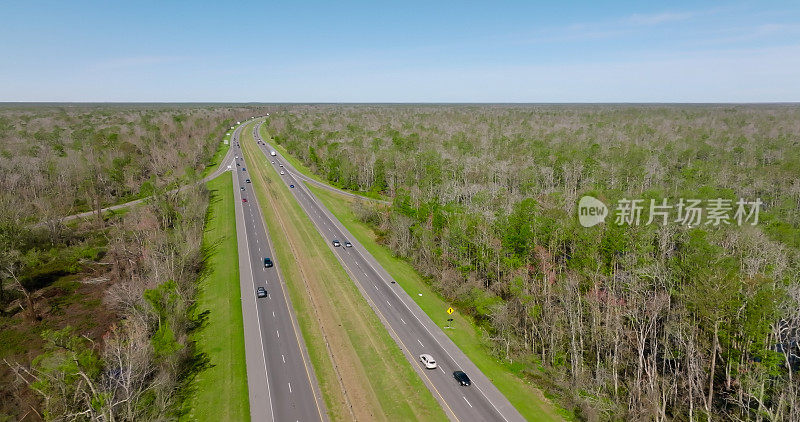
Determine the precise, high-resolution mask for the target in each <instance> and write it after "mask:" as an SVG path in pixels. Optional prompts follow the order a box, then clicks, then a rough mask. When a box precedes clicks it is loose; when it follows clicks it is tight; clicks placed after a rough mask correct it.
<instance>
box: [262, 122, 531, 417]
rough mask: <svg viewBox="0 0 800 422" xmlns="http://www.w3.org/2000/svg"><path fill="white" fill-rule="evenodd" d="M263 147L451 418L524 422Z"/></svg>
mask: <svg viewBox="0 0 800 422" xmlns="http://www.w3.org/2000/svg"><path fill="white" fill-rule="evenodd" d="M259 124H260V123H259ZM259 124H257V125H256V128H254V134H255V139H256V140H261V138H260V137H259V136H258V133H257V127H258V125H259ZM259 147H260V149H261V151H262V152H263V153H264V154H265V155H266V156H267V159H268V160H269V162H270V164H271V165H273V166H274V167H275V170H276V171H277V172H278V174H280V171H284V173H285V174H284V175H282V176H280V177H281V178H283V180H284V182H285V183H286V185H287V186H289V185H294V188H290V190H291V191H292V192H293V194H294V196H295V198H296V199H297V201H298V202H299V203H300V205H301V207H302V208H303V209H304V210H305V212H306V213H307V214H308V216H309V218H311V220H312V222H313V223H314V225H315V226H316V228H317V230H318V231H319V232H320V233H321V234H322V237H323V238H325V241H326V242H327V243H328V246H329V247H330V248H331V250H333V252H334V254H335V255H336V257H337V258H338V259H339V261H340V262H341V263H342V265H343V266H344V268H345V269H346V270H347V272H348V274H349V275H350V278H351V279H352V280H353V281H354V282H355V283H356V285H357V286H358V288H359V290H360V291H361V293H362V295H364V297H365V298H366V300H367V302H368V303H369V304H370V306H371V307H372V309H373V310H374V311H375V312H376V313H377V314H378V316H379V317H380V319H381V322H383V324H384V326H386V328H387V330H388V331H389V333H390V334H391V335H392V337H393V338H394V339H395V341H396V342H397V344H398V346H400V348H401V349H402V350H403V353H404V354H405V356H406V358H407V359H408V360H409V361H410V362H411V364H412V366H413V367H414V369H415V370H416V371H417V373H418V374H419V375H420V377H421V378H422V380H423V382H425V384H426V385H427V387H428V388H429V389H430V390H431V392H432V393H433V395H434V397H435V398H436V399H437V400H438V401H439V403H440V405H441V406H442V408H443V409H444V410H445V413H447V415H448V417H449V418H450V419H451V420H456V421H462V422H467V421H470V422H471V421H524V420H525V419H524V418H523V417H522V415H521V414H520V413H519V412H518V411H517V410H516V409H515V408H514V407H513V406H512V405H511V403H510V402H509V401H508V400H507V399H506V398H505V396H503V394H502V393H500V391H499V390H497V388H496V387H495V386H494V385H493V384H492V383H491V382H490V381H489V379H488V378H487V377H486V376H485V375H484V374H483V373H482V372H481V371H480V370H478V368H477V367H476V366H475V365H474V364H473V363H472V362H471V361H470V360H469V358H467V356H466V355H464V353H462V352H461V350H459V349H458V347H457V346H456V345H455V344H454V343H453V342H452V341H451V340H450V338H449V337H447V335H445V334H444V332H443V331H442V329H441V328H440V327H439V326H438V325H437V324H436V323H434V322H433V321H432V320H431V319H430V318H429V317H428V316H427V315H426V314H425V313H424V312H423V311H422V309H420V308H419V306H417V304H416V303H414V301H413V300H412V299H411V297H410V296H409V295H408V294H407V293H406V292H405V291H404V290H403V289H402V288H401V287H400V286H399V285H398V284H396V283H395V281H394V280H393V279H392V277H391V276H390V275H389V274H388V273H387V272H386V271H385V270H384V269H383V267H381V266H380V264H379V263H378V262H377V261H376V260H375V258H374V257H373V256H372V255H371V254H370V253H369V252H367V251H366V249H364V247H363V246H362V245H360V244H359V243H358V241H357V240H356V239H355V238H354V237H353V236H351V235H350V233H349V232H348V231H347V229H345V228H344V226H343V225H342V224H341V223H340V222H339V221H338V220H337V219H336V217H334V216H333V214H331V213H330V212H329V211H328V210H327V208H325V206H324V205H323V204H322V202H321V201H319V199H318V198H317V197H316V196H314V194H313V193H311V191H309V190H308V188H307V187H306V186H305V185H304V184H303V183H300V182H299V181H300V180H307V178H305V177H302V178H301V177H300V176H299V172H298V171H296V170H295V169H294V168H293V167H292V166H291V164H289V163H288V162H287V161H286V160H285V159H284V158H283V157H282V156H281V155H280V153H277V155H276V156H271V155H270V151H272V150H274V148H273V147H272V146H271V145H269V144H266V143H263V140H262V144H260V145H259ZM276 151H277V150H276ZM273 162H274V163H273ZM334 239H336V240H339V241H340V242H341V244H342V246H341V247H334V246H333V245H332V241H333V240H334ZM345 241H350V242H351V243H352V245H353V247H350V248H348V247H345V246H344V243H345ZM414 294H415V293H414ZM445 315H446V314H445V309H442V318H441V321H440V322H444V320H445V319H446V316H445ZM423 353H427V354H430V355H432V356H433V358H434V359H435V360H436V362H437V363H438V368H436V369H425V367H424V366H423V365H422V364H421V363H420V361H419V355H420V354H423ZM456 370H461V371H464V372H466V374H467V375H468V376H469V377H470V379H471V380H472V385H470V386H466V387H464V386H461V385H459V383H458V382H456V380H455V379H454V377H453V371H456ZM383 376H391V375H390V374H384V375H383Z"/></svg>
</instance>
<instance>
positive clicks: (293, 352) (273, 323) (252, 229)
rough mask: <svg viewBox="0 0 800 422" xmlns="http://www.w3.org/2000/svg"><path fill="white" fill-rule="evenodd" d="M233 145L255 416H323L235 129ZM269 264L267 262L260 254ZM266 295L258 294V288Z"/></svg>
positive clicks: (317, 418) (275, 418)
mask: <svg viewBox="0 0 800 422" xmlns="http://www.w3.org/2000/svg"><path fill="white" fill-rule="evenodd" d="M231 142H233V144H232V145H231V150H233V151H235V154H234V157H233V165H232V169H233V171H234V173H233V178H234V183H233V186H234V190H235V194H234V196H235V201H236V236H237V239H238V243H239V274H240V287H241V289H242V313H243V316H244V336H245V356H246V360H247V378H248V380H247V381H248V389H249V396H250V415H251V420H253V421H323V420H324V421H326V420H328V417H327V414H326V411H325V405H324V401H323V398H322V394H321V392H320V389H319V386H318V384H317V379H316V376H315V375H314V370H313V368H312V366H311V363H310V360H309V358H308V353H307V351H306V347H305V344H304V343H303V337H302V335H301V333H300V328H299V326H298V324H297V320H296V318H295V315H294V310H293V308H292V305H291V302H290V300H289V295H288V292H287V291H286V286H285V283H284V280H283V277H282V276H281V272H280V262H277V261H276V260H275V253H274V249H273V245H272V242H271V240H270V237H269V233H268V232H267V228H266V226H265V224H264V218H263V216H262V215H261V208H260V207H259V206H258V199H257V198H256V195H255V193H254V191H253V189H252V184H251V183H250V180H249V177H250V176H249V172H247V171H246V168H247V167H248V165H247V164H246V163H245V161H244V158H243V156H242V151H241V148H240V145H239V136H238V132H237V133H236V137H235V140H234V138H232V139H231ZM265 257H270V259H271V260H272V263H273V266H272V267H270V268H267V267H266V266H265V263H264V258H265ZM260 287H263V288H264V289H266V293H267V295H266V297H263V298H259V297H257V294H256V292H257V289H258V288H260Z"/></svg>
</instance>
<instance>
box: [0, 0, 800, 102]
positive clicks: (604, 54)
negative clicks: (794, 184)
mask: <svg viewBox="0 0 800 422" xmlns="http://www.w3.org/2000/svg"><path fill="white" fill-rule="evenodd" d="M115 3H119V4H115ZM0 16H3V17H4V19H3V25H0V101H138V102H150V101H224V102H228V101H231V102H243V101H258V102H784V101H800V2H797V1H786V2H764V1H740V2H736V1H734V2H720V1H706V2H703V1H691V2H690V1H682V0H676V1H670V2H648V3H645V2H641V1H617V2H608V1H606V2H603V1H574V2H541V3H539V2H533V1H522V2H487V1H481V2H467V1H455V2H430V1H420V2H416V1H405V2H391V3H390V2H376V1H372V2H367V1H365V2H346V1H335V2H282V3H277V2H276V3H270V2H238V3H226V4H223V2H203V1H194V2H188V1H183V2H178V1H160V2H83V1H58V2H39V1H16V2H10V1H4V2H2V3H0Z"/></svg>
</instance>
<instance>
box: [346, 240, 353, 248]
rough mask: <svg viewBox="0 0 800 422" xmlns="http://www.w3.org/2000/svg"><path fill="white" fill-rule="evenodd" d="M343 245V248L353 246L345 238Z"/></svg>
mask: <svg viewBox="0 0 800 422" xmlns="http://www.w3.org/2000/svg"><path fill="white" fill-rule="evenodd" d="M344 247H345V248H352V247H353V244H352V243H350V241H348V240H345V241H344Z"/></svg>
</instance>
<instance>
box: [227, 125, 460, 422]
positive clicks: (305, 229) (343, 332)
mask: <svg viewBox="0 0 800 422" xmlns="http://www.w3.org/2000/svg"><path fill="white" fill-rule="evenodd" d="M243 133H245V134H246V135H245V136H243V138H242V142H241V143H242V145H243V147H244V153H245V157H246V158H247V160H248V166H249V167H251V169H250V170H251V173H253V176H254V177H252V180H253V185H254V189H255V191H256V194H257V197H258V200H259V204H260V205H261V208H262V210H263V211H264V217H265V220H266V223H267V226H268V228H269V230H270V235H271V237H272V241H273V243H274V245H275V251H276V255H277V259H278V262H280V263H281V272H282V274H283V275H284V278H285V280H286V285H287V287H288V290H289V295H290V298H291V300H292V304H293V306H294V308H295V310H296V313H297V318H298V322H299V325H300V328H301V331H302V333H303V338H304V340H305V342H306V345H307V348H308V351H309V356H310V358H311V361H312V365H313V366H314V370H315V372H316V375H317V378H318V380H319V383H320V388H321V389H322V393H323V396H324V397H325V401H326V405H327V407H328V410H329V414H330V416H331V419H333V420H349V419H351V416H350V414H349V412H348V411H347V409H346V407H344V405H343V403H342V399H341V397H342V393H341V387H340V385H339V384H338V379H337V378H336V373H335V372H334V370H333V367H332V362H331V359H330V357H329V354H328V352H327V348H326V346H325V343H324V341H325V340H324V339H323V338H322V332H321V330H320V328H319V324H318V322H317V321H316V320H315V316H314V312H315V311H314V309H312V307H313V304H312V303H310V300H309V298H308V296H309V295H308V294H307V291H306V288H305V285H304V284H303V279H304V276H305V278H306V280H307V282H308V283H309V284H314V283H316V284H315V285H314V286H315V288H318V289H319V291H321V292H322V294H321V295H320V297H321V298H322V302H323V303H319V302H318V303H316V305H317V309H318V312H320V315H322V317H323V318H330V320H332V321H335V322H333V323H331V324H329V325H328V326H327V327H328V328H327V329H326V333H325V334H326V335H327V336H328V339H329V340H331V344H333V343H338V344H339V346H338V348H336V346H332V347H334V348H335V349H334V354H336V355H338V356H339V357H338V359H341V358H342V356H343V355H344V356H346V358H347V359H349V360H351V362H350V363H349V364H351V365H352V366H351V368H350V371H351V372H350V373H348V374H347V376H348V377H349V379H351V380H352V379H354V378H358V381H359V382H358V388H357V389H356V390H359V391H357V392H356V393H363V394H362V397H364V399H363V406H366V408H368V409H369V413H370V414H371V415H372V418H371V419H375V420H381V419H383V420H446V419H447V418H446V416H445V414H444V412H443V410H442V409H441V408H440V407H439V405H438V403H437V402H436V400H435V399H434V398H433V395H432V394H431V393H430V392H429V391H428V389H427V388H426V387H425V385H424V384H423V383H422V380H421V379H420V378H419V377H418V375H417V374H416V372H415V371H414V370H413V368H412V367H411V365H410V364H409V363H408V361H407V360H406V358H405V356H404V355H403V353H402V352H401V350H400V349H399V348H398V347H397V345H396V343H395V342H394V340H393V339H392V338H391V337H390V336H389V333H388V332H387V331H386V329H385V327H384V326H383V324H382V323H381V322H380V320H379V319H378V317H377V315H376V314H375V313H374V312H373V311H372V309H371V308H370V307H369V305H368V304H367V302H366V301H365V300H364V298H363V296H362V295H361V293H360V292H359V290H358V288H357V287H356V286H355V284H354V283H353V282H352V281H351V280H350V279H349V277H348V275H347V273H346V272H345V270H344V269H343V267H342V266H341V264H340V263H339V261H338V260H337V259H336V257H335V256H334V255H333V253H332V252H331V251H330V249H329V248H328V247H327V242H328V241H327V239H324V238H323V237H322V236H321V235H320V234H319V232H318V231H317V230H316V228H315V227H314V226H313V224H312V222H311V220H310V219H309V218H308V216H307V215H306V214H305V212H304V211H303V210H302V208H301V207H300V205H299V204H298V202H297V201H296V200H295V199H294V198H293V197H292V195H291V192H290V191H289V189H288V188H287V187H286V185H285V184H283V182H282V181H281V180H280V176H279V175H278V174H277V172H276V171H275V170H274V168H272V166H271V165H268V164H267V159H266V157H264V156H263V155H262V154H261V153H260V152H256V149H255V145H254V141H253V140H252V137H251V135H249V134H250V133H251V131H249V130H244V131H243ZM268 167H269V168H268ZM290 239H291V240H290ZM291 244H295V245H296V246H302V247H301V248H299V250H298V249H295V251H294V252H293V251H292V249H291ZM294 253H297V255H294ZM320 309H322V310H321V311H320ZM324 309H327V310H328V311H329V313H327V314H326V313H325V310H324ZM327 330H330V331H327ZM334 337H336V338H335V339H334ZM343 350H345V351H347V353H344V352H342V351H343ZM337 352H339V353H337ZM340 363H341V362H340ZM340 370H341V369H340ZM376 373H381V374H386V373H391V374H392V376H391V377H385V376H374V374H376ZM353 393H354V390H349V391H348V395H352V394H353ZM357 405H358V403H355V404H354V406H357Z"/></svg>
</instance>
